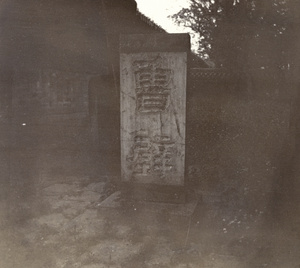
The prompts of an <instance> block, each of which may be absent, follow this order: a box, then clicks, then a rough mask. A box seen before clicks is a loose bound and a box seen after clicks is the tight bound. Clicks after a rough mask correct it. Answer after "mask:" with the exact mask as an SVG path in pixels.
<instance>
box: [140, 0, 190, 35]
mask: <svg viewBox="0 0 300 268" xmlns="http://www.w3.org/2000/svg"><path fill="white" fill-rule="evenodd" d="M136 2H137V4H138V9H139V10H140V12H142V13H143V14H145V15H146V16H147V17H148V18H150V19H152V20H153V21H154V22H155V23H156V24H158V25H160V26H161V27H162V28H164V29H165V30H166V31H167V32H169V33H178V32H181V33H182V32H187V30H185V29H184V28H183V27H178V26H176V24H175V23H174V22H173V21H172V20H171V19H170V18H168V16H169V15H173V14H175V13H177V12H178V11H179V10H180V9H181V8H182V7H188V2H189V1H188V0H136Z"/></svg>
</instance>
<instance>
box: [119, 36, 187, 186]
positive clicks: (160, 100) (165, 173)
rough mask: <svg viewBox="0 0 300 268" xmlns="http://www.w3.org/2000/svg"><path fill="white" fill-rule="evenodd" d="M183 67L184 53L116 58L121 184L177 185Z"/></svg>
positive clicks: (181, 150) (181, 144)
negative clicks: (118, 71)
mask: <svg viewBox="0 0 300 268" xmlns="http://www.w3.org/2000/svg"><path fill="white" fill-rule="evenodd" d="M142 37H143V36H142V35H141V36H140V38H142ZM169 38H171V39H172V37H169ZM135 41H136V42H137V40H135ZM186 62H187V53H186V52H148V53H132V54H125V53H122V54H121V66H120V68H121V70H120V72H121V166H122V180H123V181H127V182H129V181H131V182H138V183H154V184H165V185H183V182H184V161H185V110H186Z"/></svg>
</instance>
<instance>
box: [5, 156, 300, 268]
mask: <svg viewBox="0 0 300 268" xmlns="http://www.w3.org/2000/svg"><path fill="white" fill-rule="evenodd" d="M10 153H11V154H13V156H12V159H13V161H11V163H8V162H7V161H6V160H7V157H8V154H7V152H6V153H5V152H4V153H2V154H1V157H2V159H1V160H2V161H1V165H2V166H1V167H2V168H1V170H2V171H1V176H2V177H3V176H6V178H8V177H7V175H8V174H9V175H10V177H9V178H10V180H8V181H4V180H2V185H1V203H0V204H1V207H0V213H1V214H0V219H1V222H0V267H1V268H71V267H72V268H74V267H79V268H104V267H105V268H106V267H110V268H115V267H119V268H120V267H122V268H123V267H124V268H126V267H128V268H129V267H132V268H135V267H137V268H142V267H145V268H147V267H161V268H163V267H175V268H176V267H178V268H179V267H180V268H181V267H182V268H184V267H189V268H196V267H197V268H243V267H244V268H260V267H272V268H299V267H300V216H299V213H298V212H297V211H288V210H287V211H286V215H283V216H282V215H278V216H277V218H276V216H274V215H269V214H268V213H265V212H262V211H252V212H249V211H246V210H243V209H238V208H234V206H226V204H223V203H222V202H215V201H209V200H207V199H205V198H204V197H203V196H202V194H201V192H197V190H195V189H192V190H190V192H189V196H193V198H197V200H198V204H197V206H196V208H195V210H194V212H193V213H192V214H189V213H187V215H180V214H176V213H175V214H174V213H171V212H170V209H169V206H168V205H164V204H162V206H161V207H160V209H157V210H156V211H155V209H154V210H153V209H152V210H151V209H148V207H149V206H151V204H150V205H147V204H142V203H140V202H137V201H130V200H129V199H126V197H125V198H123V197H121V198H120V199H116V200H115V201H117V202H116V203H113V202H112V203H111V204H113V205H112V206H111V207H107V206H103V200H106V198H107V197H108V196H110V195H111V194H113V193H115V192H116V191H118V189H117V186H116V185H115V184H114V183H112V182H113V181H114V180H115V178H114V176H113V175H106V176H96V174H97V172H96V171H95V172H94V175H93V176H91V175H87V174H85V173H84V172H79V171H80V167H79V166H78V165H76V164H74V161H75V160H74V159H73V160H74V161H73V164H70V163H72V161H70V160H72V159H69V158H66V157H65V156H64V157H62V155H63V153H62V154H61V158H60V157H59V154H56V155H57V157H56V159H53V157H48V158H47V155H44V154H41V155H39V156H38V157H37V155H36V152H31V153H28V152H27V153H25V152H24V151H23V152H20V151H18V152H10ZM77 158H78V159H79V160H80V161H78V163H80V162H82V163H83V162H84V161H85V160H86V157H85V156H82V154H81V155H78V157H77ZM37 159H38V161H40V162H36V161H37ZM63 159H64V160H63ZM66 159H67V160H66ZM5 161H6V162H5ZM51 161H52V162H51ZM68 161H69V162H68ZM44 162H45V163H46V162H47V165H48V173H47V174H48V175H45V174H44V173H43V172H41V174H42V175H41V174H40V173H39V172H36V171H37V170H40V169H41V168H42V164H41V163H44ZM54 162H55V163H56V164H54ZM5 163H6V164H5ZM34 163H38V164H37V165H38V167H39V169H38V168H36V167H35V164H34ZM57 163H61V166H60V169H59V166H57ZM68 163H69V164H68ZM51 165H52V166H51ZM70 165H71V166H72V168H71V169H70V168H69V167H70ZM50 166H51V168H49V167H50ZM64 166H65V172H62V171H63V167H64ZM100 168H101V167H100ZM5 170H6V172H5ZM49 170H50V171H51V170H52V172H50V171H49ZM53 170H59V171H60V172H54V171H53ZM70 170H73V174H72V172H71V171H70ZM44 171H47V170H46V169H44ZM43 174H44V175H43ZM59 174H63V175H59ZM74 174H75V175H74ZM21 177H22V178H26V180H21V179H20V178H21ZM33 186H34V187H33ZM118 205H119V206H118ZM291 207H294V208H295V206H291Z"/></svg>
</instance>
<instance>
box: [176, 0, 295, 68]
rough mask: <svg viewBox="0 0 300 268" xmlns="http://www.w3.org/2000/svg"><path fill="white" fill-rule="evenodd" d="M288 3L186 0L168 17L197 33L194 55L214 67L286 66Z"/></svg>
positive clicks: (268, 0)
mask: <svg viewBox="0 0 300 268" xmlns="http://www.w3.org/2000/svg"><path fill="white" fill-rule="evenodd" d="M293 1H296V0H293ZM290 2H291V0H290V1H289V0H190V7H189V8H183V9H181V10H180V11H179V12H178V13H177V14H174V15H173V16H172V18H173V19H174V20H175V21H176V22H177V23H178V24H181V25H184V26H185V27H188V28H190V29H191V31H192V32H193V33H195V34H198V36H199V38H198V51H197V52H198V54H199V55H200V56H201V57H202V58H210V59H212V60H213V61H214V62H215V64H216V65H217V66H218V67H221V66H223V67H227V68H243V69H245V68H288V62H287V60H288V57H287V51H288V49H289V41H290V40H289V39H290V34H289V28H292V27H291V24H292V23H293V21H292V16H291V3H290Z"/></svg>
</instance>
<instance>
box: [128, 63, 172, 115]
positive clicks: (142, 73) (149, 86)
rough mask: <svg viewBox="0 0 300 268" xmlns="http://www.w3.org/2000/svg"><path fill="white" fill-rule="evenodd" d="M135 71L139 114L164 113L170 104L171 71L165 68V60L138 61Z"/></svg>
mask: <svg viewBox="0 0 300 268" xmlns="http://www.w3.org/2000/svg"><path fill="white" fill-rule="evenodd" d="M133 68H134V71H135V86H136V88H135V90H136V96H137V101H136V108H137V110H138V111H139V112H145V113H147V112H150V113H151V112H162V111H164V110H166V108H167V106H168V104H169V96H170V91H171V88H170V82H171V79H172V76H173V72H172V70H171V69H168V68H164V66H163V59H162V58H161V57H157V58H155V59H152V60H148V61H146V60H138V61H135V62H134V63H133Z"/></svg>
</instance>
